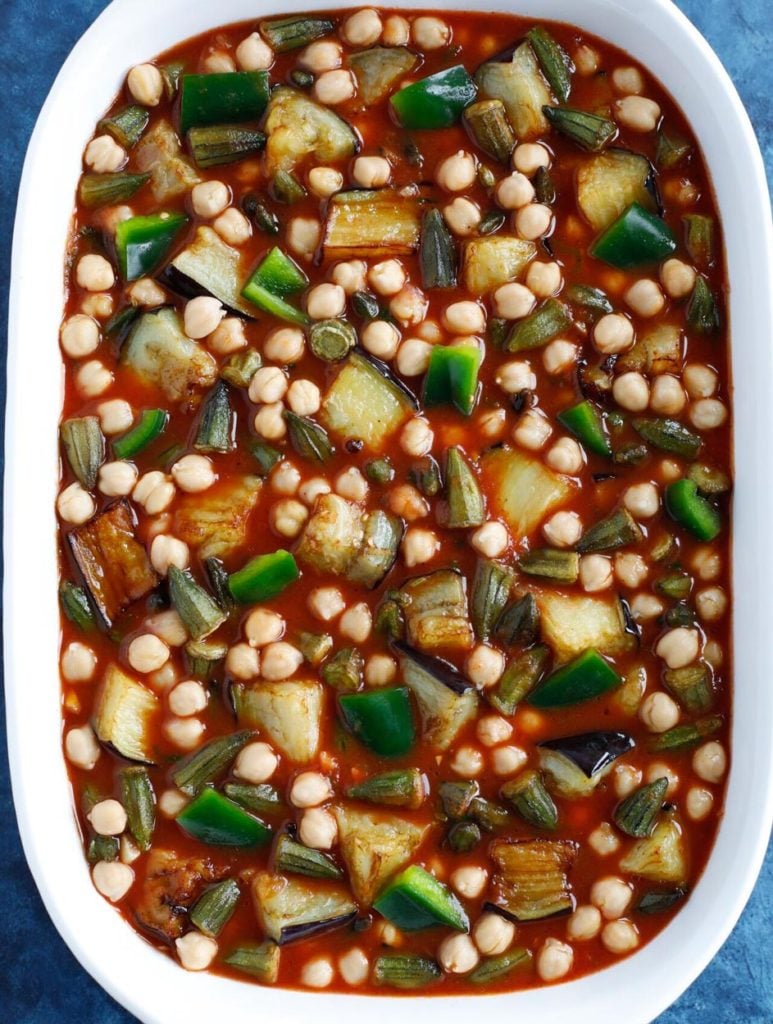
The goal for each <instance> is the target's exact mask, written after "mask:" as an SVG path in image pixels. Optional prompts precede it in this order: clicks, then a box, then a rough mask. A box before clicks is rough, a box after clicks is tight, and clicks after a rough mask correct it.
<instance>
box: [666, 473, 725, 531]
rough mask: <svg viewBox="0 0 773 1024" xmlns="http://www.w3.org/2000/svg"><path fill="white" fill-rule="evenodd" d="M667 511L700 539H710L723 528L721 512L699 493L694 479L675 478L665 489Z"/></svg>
mask: <svg viewBox="0 0 773 1024" xmlns="http://www.w3.org/2000/svg"><path fill="white" fill-rule="evenodd" d="M665 502H666V511H667V512H668V514H669V515H670V516H671V518H672V519H673V520H674V521H675V522H677V523H679V525H680V526H683V527H684V528H685V529H686V530H689V531H690V533H691V534H692V535H693V537H697V538H698V540H703V541H710V540H714V538H715V537H716V536H717V535H718V534H719V531H720V530H721V529H722V520H721V518H720V515H719V512H718V511H717V510H716V508H714V506H713V505H712V504H711V502H709V501H707V500H706V498H704V497H703V496H702V495H700V494H699V493H698V487H697V485H696V483H695V481H694V480H688V479H682V480H675V481H674V482H673V483H671V484H668V485H667V486H666V490H665Z"/></svg>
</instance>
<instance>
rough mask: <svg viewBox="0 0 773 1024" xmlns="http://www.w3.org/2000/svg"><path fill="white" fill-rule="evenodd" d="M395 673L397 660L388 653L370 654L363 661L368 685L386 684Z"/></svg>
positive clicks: (391, 679)
mask: <svg viewBox="0 0 773 1024" xmlns="http://www.w3.org/2000/svg"><path fill="white" fill-rule="evenodd" d="M396 675H397V662H396V661H395V659H394V658H390V657H389V655H388V654H372V655H371V656H370V657H369V658H368V660H367V661H366V662H365V682H366V683H367V685H368V686H388V685H389V684H390V683H391V682H392V681H393V679H394V678H395V676H396Z"/></svg>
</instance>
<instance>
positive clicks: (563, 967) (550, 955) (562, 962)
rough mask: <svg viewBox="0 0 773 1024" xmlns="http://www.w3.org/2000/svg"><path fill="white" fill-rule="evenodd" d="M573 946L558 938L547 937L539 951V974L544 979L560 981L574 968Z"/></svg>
mask: <svg viewBox="0 0 773 1024" xmlns="http://www.w3.org/2000/svg"><path fill="white" fill-rule="evenodd" d="M573 963H574V952H573V950H572V947H571V946H569V945H567V943H565V942H559V940H558V939H552V938H551V939H546V940H545V942H544V943H543V945H542V946H541V947H540V950H539V952H538V953H537V974H539V976H540V978H541V979H542V980H543V981H558V979H559V978H563V977H564V976H565V975H566V974H568V973H569V971H571V969H572V964H573Z"/></svg>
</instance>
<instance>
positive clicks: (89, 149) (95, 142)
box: [83, 135, 126, 174]
mask: <svg viewBox="0 0 773 1024" xmlns="http://www.w3.org/2000/svg"><path fill="white" fill-rule="evenodd" d="M83 159H84V162H85V164H86V166H87V167H89V168H90V169H91V170H92V171H96V173H97V174H108V173H110V172H111V171H118V170H120V168H121V167H123V165H124V164H125V163H126V150H125V149H124V148H123V146H119V145H118V143H117V142H116V141H115V139H114V138H113V137H112V135H97V137H96V138H94V139H92V140H91V142H90V143H89V144H88V146H86V152H85V153H84V154H83Z"/></svg>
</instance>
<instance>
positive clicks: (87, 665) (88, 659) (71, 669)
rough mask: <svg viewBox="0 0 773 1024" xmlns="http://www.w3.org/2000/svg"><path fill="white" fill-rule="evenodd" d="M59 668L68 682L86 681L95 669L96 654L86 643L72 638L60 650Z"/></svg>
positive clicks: (90, 678)
mask: <svg viewBox="0 0 773 1024" xmlns="http://www.w3.org/2000/svg"><path fill="white" fill-rule="evenodd" d="M61 669H62V676H63V677H64V679H65V680H66V681H67V682H68V683H88V682H90V681H91V680H92V679H93V678H94V673H95V672H96V670H97V656H96V654H95V653H94V652H93V651H92V649H91V648H90V647H87V646H86V644H82V643H79V642H78V641H77V640H74V641H73V642H72V643H70V644H68V645H67V647H65V649H64V650H63V651H62V659H61Z"/></svg>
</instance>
